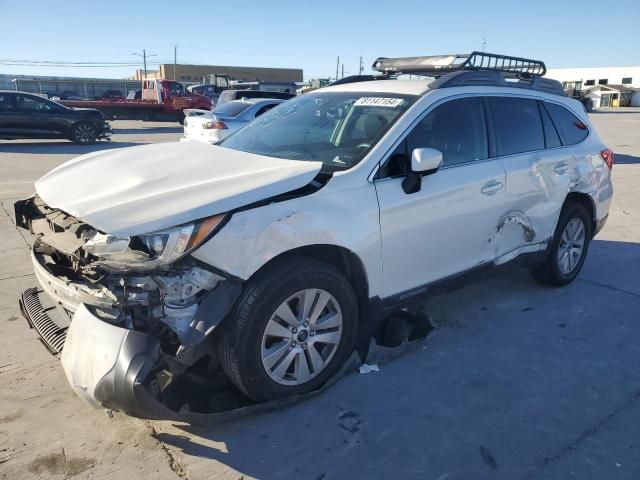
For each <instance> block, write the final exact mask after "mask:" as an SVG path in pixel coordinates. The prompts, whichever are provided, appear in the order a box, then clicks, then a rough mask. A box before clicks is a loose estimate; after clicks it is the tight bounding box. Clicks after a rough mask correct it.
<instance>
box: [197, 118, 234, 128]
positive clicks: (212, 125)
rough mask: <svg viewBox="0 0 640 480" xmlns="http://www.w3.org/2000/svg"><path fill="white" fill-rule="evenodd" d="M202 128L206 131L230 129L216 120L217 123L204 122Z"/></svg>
mask: <svg viewBox="0 0 640 480" xmlns="http://www.w3.org/2000/svg"><path fill="white" fill-rule="evenodd" d="M202 128H204V129H206V130H226V129H228V128H229V127H227V126H226V125H225V123H224V122H221V121H220V120H216V121H215V122H204V123H203V124H202Z"/></svg>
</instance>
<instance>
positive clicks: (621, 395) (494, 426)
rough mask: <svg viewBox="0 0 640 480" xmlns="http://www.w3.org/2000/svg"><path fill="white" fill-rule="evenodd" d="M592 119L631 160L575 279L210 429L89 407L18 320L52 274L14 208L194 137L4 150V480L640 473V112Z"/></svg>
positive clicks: (463, 300)
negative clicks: (35, 268)
mask: <svg viewBox="0 0 640 480" xmlns="http://www.w3.org/2000/svg"><path fill="white" fill-rule="evenodd" d="M592 118H593V121H594V123H595V125H596V127H597V129H598V131H599V133H600V134H601V136H602V137H603V138H604V139H605V141H606V142H607V143H608V145H609V146H610V148H612V149H613V150H614V151H615V152H616V153H617V165H616V166H615V167H614V174H613V177H614V187H615V198H614V202H613V206H612V208H611V211H610V218H609V222H608V223H607V225H606V227H605V229H604V230H603V231H602V232H601V233H600V235H599V236H598V237H597V239H596V240H595V241H594V242H593V243H592V244H591V249H590V252H589V257H588V259H587V262H586V264H585V268H584V270H583V272H582V273H581V274H580V276H579V277H578V279H577V280H576V281H575V282H573V283H572V284H571V285H569V286H567V287H565V288H562V289H553V288H545V287H542V286H540V285H538V284H537V283H535V282H534V281H533V280H532V279H531V278H530V276H529V274H528V272H527V271H525V270H520V269H515V270H514V271H513V272H510V273H507V274H504V275H502V276H499V277H495V278H493V279H491V280H489V281H486V282H483V283H481V284H476V285H473V286H470V287H467V288H465V289H463V290H459V291H457V292H454V293H452V294H449V295H446V296H442V297H439V298H436V299H433V300H432V301H430V302H429V303H428V304H427V309H428V311H429V312H430V313H431V315H432V317H433V318H434V320H435V321H436V322H437V323H438V324H439V325H440V328H438V329H437V330H436V331H435V332H434V333H433V334H432V335H431V336H430V337H428V338H427V340H426V342H425V344H424V345H423V347H422V348H420V349H418V350H417V351H414V352H412V353H409V354H407V355H405V356H403V357H401V358H399V359H397V360H395V361H393V362H392V363H388V364H385V365H382V366H381V368H380V371H379V372H372V373H368V374H364V375H363V374H358V373H355V374H351V375H349V376H346V377H345V378H343V379H342V380H341V381H339V382H338V383H337V384H336V385H334V386H333V387H332V388H330V389H329V390H327V391H326V392H325V393H323V394H321V395H318V396H316V397H313V398H311V399H309V400H307V401H305V402H303V403H299V404H297V405H294V406H292V407H289V408H285V409H281V410H278V411H275V412H271V413H265V414H260V415H255V416H251V417H247V418H244V419H242V420H240V421H235V422H231V423H227V424H224V425H220V426H213V427H208V428H196V427H192V426H189V425H184V424H179V423H174V422H155V421H142V420H137V419H132V418H127V417H125V416H123V415H120V414H117V413H116V414H114V416H113V417H111V418H110V417H108V416H107V415H105V414H104V413H103V412H100V411H95V410H92V409H90V408H89V407H88V406H86V405H85V404H84V403H83V402H82V401H81V400H80V399H79V398H77V397H76V396H75V395H74V394H73V393H72V391H71V390H70V388H69V387H68V386H67V382H66V379H65V377H64V373H63V371H62V368H61V366H60V365H59V362H58V360H57V359H55V358H54V357H52V356H51V355H50V354H49V353H48V352H47V351H46V350H45V348H44V347H43V346H42V345H41V344H40V343H39V342H38V341H37V339H36V335H35V334H34V333H33V332H32V331H30V330H29V328H28V326H27V323H26V322H25V321H24V319H23V318H22V317H21V316H20V313H19V310H18V307H17V299H18V295H19V293H20V292H21V291H22V290H23V289H25V288H27V287H29V286H32V285H34V282H35V279H34V277H33V275H32V269H31V265H30V261H29V258H28V248H27V247H28V242H29V240H30V239H29V238H27V237H25V236H23V235H22V234H21V233H20V232H19V231H18V230H16V228H15V226H14V223H13V218H12V217H13V212H12V208H13V200H15V199H19V198H23V197H26V196H28V195H29V194H31V192H32V191H33V182H34V180H36V179H37V178H38V177H39V176H40V175H42V174H44V173H45V172H47V171H48V170H50V169H51V168H53V167H55V166H57V165H59V164H60V163H62V162H63V161H65V160H68V159H70V158H73V157H74V156H76V155H79V154H81V153H85V152H88V151H92V150H94V149H96V148H119V147H125V146H130V145H138V144H143V143H151V142H162V141H175V140H177V139H178V138H179V136H180V132H181V129H180V128H179V126H178V125H177V124H160V123H142V122H126V121H116V122H113V126H114V129H115V135H114V138H113V142H112V143H111V144H110V145H109V144H106V143H105V144H100V145H98V146H92V147H82V146H76V145H73V144H70V143H68V142H65V141H59V142H58V141H37V142H25V141H12V142H5V141H0V204H1V207H2V208H0V252H1V254H2V259H1V260H0V326H1V327H2V330H1V333H0V478H7V479H31V478H54V479H58V478H107V479H119V478H149V479H151V478H153V479H165V478H166V479H173V478H182V479H186V478H189V479H201V478H207V479H239V478H252V477H256V478H282V479H285V478H286V479H289V478H304V479H318V480H320V479H327V480H328V479H343V478H358V479H359V478H363V479H365V478H366V479H370V478H376V479H377V478H389V479H391V478H393V479H396V478H420V479H439V480H444V479H447V480H454V479H455V480H459V479H485V478H486V479H509V480H512V479H522V480H524V479H571V478H575V479H638V478H640V369H639V368H638V366H639V365H640V188H638V185H639V184H640V110H638V109H635V110H630V109H625V110H621V111H617V112H615V113H613V112H607V113H595V114H593V115H592Z"/></svg>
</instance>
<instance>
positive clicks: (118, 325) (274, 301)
mask: <svg viewBox="0 0 640 480" xmlns="http://www.w3.org/2000/svg"><path fill="white" fill-rule="evenodd" d="M487 58H488V59H489V60H491V63H487V62H486V59H487ZM481 62H482V63H481ZM480 65H485V66H486V65H491V67H490V68H487V67H484V68H480V67H479V66H480ZM374 67H375V68H377V69H378V70H379V71H382V72H394V73H413V74H417V73H422V74H425V75H440V76H439V78H438V79H437V80H433V81H429V80H394V79H391V78H389V77H388V76H384V75H383V76H382V77H381V79H380V80H375V81H369V82H361V83H347V84H342V85H337V86H331V87H327V88H322V89H319V90H316V91H314V92H311V93H307V94H305V95H303V96H301V97H298V98H296V99H293V100H290V101H288V102H286V103H285V104H283V105H280V106H278V107H277V108H275V109H273V110H271V111H270V112H268V113H266V114H264V115H263V116H261V117H260V118H258V119H256V120H255V121H253V122H251V123H250V124H248V125H247V126H246V127H244V128H243V129H241V130H238V131H237V132H236V133H235V134H234V135H232V136H230V137H229V138H227V139H226V140H223V141H222V142H221V144H220V145H219V146H209V145H202V144H201V143H199V142H183V143H173V144H155V145H145V146H140V147H132V148H123V149H117V150H110V151H105V150H102V151H97V152H93V153H90V154H88V155H84V156H82V157H79V158H77V159H75V160H72V161H70V162H67V163H66V164H63V165H61V166H59V167H58V168H56V169H54V170H53V171H51V172H50V173H48V174H47V175H45V176H44V177H42V178H41V179H40V180H38V181H37V182H36V192H37V194H36V195H35V196H34V197H32V198H30V199H27V200H24V201H20V202H17V203H16V205H15V209H16V219H17V224H18V225H19V226H21V227H23V228H28V229H29V230H30V231H31V232H33V233H35V234H36V235H37V239H36V241H35V242H34V245H33V265H34V269H35V273H36V277H37V279H38V282H39V287H38V288H35V289H30V290H28V291H26V292H25V293H24V294H23V297H22V305H23V311H24V313H25V315H26V316H27V318H28V319H29V321H30V323H31V324H32V325H33V326H34V327H35V328H36V330H38V332H39V333H40V334H41V336H42V338H43V341H44V342H45V343H46V344H48V345H49V346H50V348H51V349H52V350H54V351H58V352H59V351H62V364H63V367H64V370H65V372H66V375H67V378H68V379H69V382H70V384H71V386H72V387H73V389H74V390H75V391H76V392H77V394H78V395H80V396H81V397H82V398H84V399H86V400H87V401H88V402H90V403H91V404H94V405H97V406H103V407H107V408H112V409H118V410H122V411H124V412H127V413H129V414H132V415H139V416H162V413H161V412H162V411H163V410H162V408H164V407H163V406H162V404H163V403H166V398H165V397H164V395H163V392H164V391H165V390H164V389H165V386H166V383H167V381H168V380H167V379H172V381H175V379H178V378H180V376H181V375H183V374H184V373H185V372H187V371H191V370H190V369H193V368H195V367H193V366H197V367H198V369H199V370H198V371H202V369H203V368H205V369H206V368H209V367H211V368H214V367H213V366H215V365H220V364H221V365H222V368H223V369H224V372H225V373H226V374H227V376H228V377H229V379H230V380H231V381H232V382H233V384H234V385H236V386H237V388H238V389H240V390H241V391H242V392H244V393H245V394H246V395H247V396H248V397H250V398H251V399H253V400H256V401H264V400H271V399H275V398H280V397H284V396H288V395H294V394H302V393H307V392H310V391H313V390H315V389H317V388H319V387H320V386H322V385H323V384H324V383H325V382H326V381H327V380H328V379H329V378H330V377H332V376H333V375H334V374H336V372H338V370H339V369H340V366H341V365H342V363H343V362H344V361H345V359H346V358H347V357H348V356H349V355H350V354H351V352H352V351H353V349H354V347H355V346H356V345H363V344H367V343H368V340H369V338H370V336H371V333H372V332H373V331H374V330H376V328H377V327H378V325H379V322H380V321H381V319H383V318H385V317H386V316H388V314H389V313H390V312H393V311H394V310H397V309H400V308H403V307H406V306H408V305H410V304H413V303H416V302H420V301H421V300H423V299H424V298H425V297H427V296H428V295H431V294H435V293H438V292H442V291H443V290H446V289H447V288H453V287H455V286H459V285H460V284H461V283H462V282H463V280H468V279H470V278H477V277H478V276H479V275H480V274H482V273H486V272H489V271H493V270H494V269H495V268H497V267H498V266H500V265H503V264H506V263H507V262H510V261H512V260H516V259H518V260H521V261H523V262H526V264H527V265H529V267H530V268H531V269H532V271H533V272H534V276H535V277H536V278H537V279H539V280H540V281H542V282H544V283H546V284H550V285H564V284H567V283H569V282H571V281H572V280H573V279H574V278H575V277H576V275H578V272H579V271H580V269H581V268H582V265H583V263H584V261H585V258H586V255H587V251H588V248H589V242H590V241H591V239H592V238H593V236H594V235H595V234H596V233H597V232H598V231H599V230H600V229H601V228H602V226H603V224H604V222H605V221H606V219H607V214H608V209H609V205H610V202H611V198H612V192H613V190H612V184H611V168H612V164H613V153H612V152H611V151H610V150H609V149H608V148H607V147H606V145H604V144H603V143H602V140H600V137H599V136H598V134H597V133H596V131H595V129H594V127H593V125H592V124H591V122H590V121H589V118H588V116H587V114H586V113H585V111H584V109H583V108H582V105H581V104H580V103H579V102H577V101H576V100H572V99H569V98H567V97H566V96H564V93H563V92H562V88H561V86H560V84H559V83H558V82H555V81H552V80H547V79H545V78H542V77H541V74H542V73H544V64H542V63H541V62H535V61H532V60H527V59H516V60H513V59H512V58H511V57H502V56H497V55H492V54H480V53H474V54H471V55H469V56H465V57H457V56H451V57H438V58H431V57H419V58H410V59H380V60H379V61H377V62H376V63H375V64H374ZM449 71H451V73H448V72H449ZM514 73H516V74H517V75H518V76H517V77H514ZM51 307H55V308H51ZM218 362H219V363H218ZM167 372H168V373H167ZM184 402H185V403H189V400H188V399H185V400H184Z"/></svg>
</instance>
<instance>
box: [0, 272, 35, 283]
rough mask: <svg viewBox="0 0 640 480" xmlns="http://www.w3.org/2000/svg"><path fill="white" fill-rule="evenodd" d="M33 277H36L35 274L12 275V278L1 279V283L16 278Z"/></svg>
mask: <svg viewBox="0 0 640 480" xmlns="http://www.w3.org/2000/svg"><path fill="white" fill-rule="evenodd" d="M33 275H34V274H33V273H25V274H22V275H12V276H10V277H2V278H0V282H1V281H2V280H13V279H14V278H22V277H32V276H33Z"/></svg>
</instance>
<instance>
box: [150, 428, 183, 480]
mask: <svg viewBox="0 0 640 480" xmlns="http://www.w3.org/2000/svg"><path fill="white" fill-rule="evenodd" d="M144 423H145V425H146V427H147V428H148V429H149V430H151V436H152V437H153V438H154V440H155V441H156V442H158V443H159V444H160V448H162V451H163V452H164V454H165V456H166V457H167V461H168V463H169V468H171V470H173V472H174V473H175V474H176V475H178V477H179V478H181V479H182V480H189V469H188V468H187V466H186V465H184V463H183V462H182V459H181V458H180V455H178V454H176V453H175V452H174V451H173V450H171V449H170V448H169V446H168V445H167V444H166V443H164V442H163V441H162V440H160V433H159V432H158V430H156V427H155V426H154V425H153V424H152V423H151V422H150V421H149V420H146V421H145V422H144Z"/></svg>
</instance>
